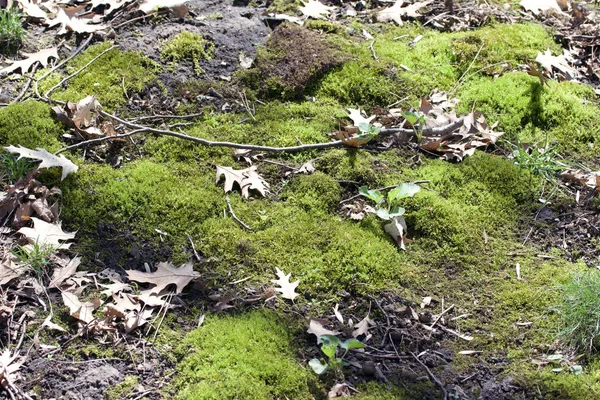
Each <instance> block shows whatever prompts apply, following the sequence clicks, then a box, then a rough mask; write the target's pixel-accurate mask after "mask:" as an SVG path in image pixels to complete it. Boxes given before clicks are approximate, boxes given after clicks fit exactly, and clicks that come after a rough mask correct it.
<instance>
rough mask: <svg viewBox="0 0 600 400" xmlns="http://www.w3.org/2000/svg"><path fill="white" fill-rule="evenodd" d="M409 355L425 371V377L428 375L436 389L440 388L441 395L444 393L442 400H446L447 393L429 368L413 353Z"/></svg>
mask: <svg viewBox="0 0 600 400" xmlns="http://www.w3.org/2000/svg"><path fill="white" fill-rule="evenodd" d="M409 353H410V355H411V356H412V357H413V358H414V359H415V360H416V361H417V362H418V363H419V364H420V365H421V367H423V368H424V369H425V371H427V375H429V378H430V379H431V380H432V381H433V382H434V383H435V384H436V385H437V387H439V388H440V390H441V391H442V393H444V400H447V399H448V392H447V391H446V388H445V387H444V384H443V383H442V382H441V381H440V380H439V379H438V378H437V376H435V375H434V374H433V372H431V370H430V369H429V367H428V366H427V365H425V363H424V362H423V361H421V360H419V357H417V355H416V354H415V353H413V352H412V351H409Z"/></svg>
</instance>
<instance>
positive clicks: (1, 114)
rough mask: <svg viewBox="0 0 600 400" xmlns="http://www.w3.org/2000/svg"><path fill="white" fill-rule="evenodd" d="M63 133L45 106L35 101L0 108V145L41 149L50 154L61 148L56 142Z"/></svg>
mask: <svg viewBox="0 0 600 400" xmlns="http://www.w3.org/2000/svg"><path fill="white" fill-rule="evenodd" d="M63 132H64V129H63V128H62V126H61V125H60V124H59V123H58V122H56V120H55V119H54V118H53V117H52V111H51V110H50V107H48V105H47V104H44V103H41V102H37V101H26V102H24V103H15V104H11V105H10V106H8V107H5V108H0V144H1V145H2V146H9V145H13V146H16V145H19V144H20V145H22V146H25V147H28V148H30V149H35V148H36V147H42V148H44V149H46V150H48V151H50V152H52V151H56V150H58V149H59V148H60V147H61V146H60V143H59V141H58V139H59V137H60V135H61V134H62V133H63Z"/></svg>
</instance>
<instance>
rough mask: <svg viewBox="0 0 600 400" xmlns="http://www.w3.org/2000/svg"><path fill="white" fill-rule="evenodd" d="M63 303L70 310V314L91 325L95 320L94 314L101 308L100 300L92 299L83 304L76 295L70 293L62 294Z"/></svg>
mask: <svg viewBox="0 0 600 400" xmlns="http://www.w3.org/2000/svg"><path fill="white" fill-rule="evenodd" d="M62 298H63V303H65V306H67V307H68V308H69V313H70V315H71V316H72V317H74V318H76V319H78V320H80V321H81V322H83V323H85V324H89V323H90V322H92V321H93V320H94V316H93V315H92V313H93V312H94V310H95V309H97V308H98V307H100V303H101V301H100V299H97V298H96V299H92V300H90V301H86V302H85V303H82V302H80V301H79V299H78V298H77V296H76V295H74V294H73V293H69V292H62Z"/></svg>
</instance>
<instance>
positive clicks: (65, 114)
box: [52, 96, 115, 138]
mask: <svg viewBox="0 0 600 400" xmlns="http://www.w3.org/2000/svg"><path fill="white" fill-rule="evenodd" d="M52 110H53V111H54V113H55V114H56V117H57V118H58V120H59V121H60V122H62V123H63V124H64V125H65V126H66V127H68V128H69V129H72V130H74V131H76V132H79V133H81V134H82V135H83V136H84V137H86V138H89V137H91V136H114V134H115V133H113V131H114V127H112V123H110V122H108V124H110V125H105V129H102V126H100V127H98V126H97V122H96V116H95V115H92V112H96V111H98V110H102V106H101V105H100V103H99V102H98V100H96V98H95V97H94V96H87V97H84V98H83V99H81V100H80V101H78V102H77V104H75V103H71V102H70V101H67V102H66V103H65V104H64V105H62V106H60V105H59V106H55V107H52ZM111 128H112V130H111Z"/></svg>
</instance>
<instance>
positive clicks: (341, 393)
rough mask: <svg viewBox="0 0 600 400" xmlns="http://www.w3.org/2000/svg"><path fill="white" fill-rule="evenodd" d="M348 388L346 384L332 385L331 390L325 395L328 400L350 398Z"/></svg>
mask: <svg viewBox="0 0 600 400" xmlns="http://www.w3.org/2000/svg"><path fill="white" fill-rule="evenodd" d="M350 396H351V393H350V388H349V387H348V384H346V383H336V384H335V385H333V387H332V388H331V390H330V391H329V392H328V393H327V398H328V399H335V398H336V397H350Z"/></svg>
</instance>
